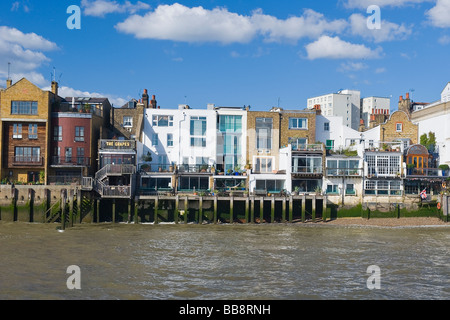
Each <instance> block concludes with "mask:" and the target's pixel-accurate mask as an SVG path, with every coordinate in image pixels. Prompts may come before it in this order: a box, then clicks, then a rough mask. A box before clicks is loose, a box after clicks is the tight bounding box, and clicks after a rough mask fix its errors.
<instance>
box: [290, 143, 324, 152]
mask: <svg viewBox="0 0 450 320" xmlns="http://www.w3.org/2000/svg"><path fill="white" fill-rule="evenodd" d="M292 151H320V152H323V144H296V143H293V144H292Z"/></svg>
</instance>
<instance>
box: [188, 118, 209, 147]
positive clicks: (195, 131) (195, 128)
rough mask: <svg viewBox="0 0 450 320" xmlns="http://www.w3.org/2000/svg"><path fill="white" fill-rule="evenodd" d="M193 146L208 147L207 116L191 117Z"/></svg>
mask: <svg viewBox="0 0 450 320" xmlns="http://www.w3.org/2000/svg"><path fill="white" fill-rule="evenodd" d="M190 133H191V147H202V148H204V147H206V117H191V128H190Z"/></svg>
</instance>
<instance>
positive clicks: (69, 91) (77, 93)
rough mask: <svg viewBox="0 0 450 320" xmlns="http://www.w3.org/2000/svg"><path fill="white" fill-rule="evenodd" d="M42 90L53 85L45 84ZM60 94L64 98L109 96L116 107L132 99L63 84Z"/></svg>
mask: <svg viewBox="0 0 450 320" xmlns="http://www.w3.org/2000/svg"><path fill="white" fill-rule="evenodd" d="M42 90H46V91H50V90H51V87H49V86H45V87H43V88H42ZM58 95H59V96H60V97H63V98H68V97H76V98H82V97H91V98H108V100H109V102H110V103H111V104H112V105H114V107H121V106H123V105H124V104H126V103H127V102H128V101H129V100H131V98H129V99H128V100H126V99H123V98H120V97H118V96H116V95H112V94H102V93H98V92H89V91H82V90H77V89H74V88H70V87H66V86H61V87H60V88H59V89H58Z"/></svg>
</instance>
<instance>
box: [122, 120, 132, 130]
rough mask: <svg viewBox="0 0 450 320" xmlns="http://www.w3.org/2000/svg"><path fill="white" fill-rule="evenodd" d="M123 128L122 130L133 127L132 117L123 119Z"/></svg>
mask: <svg viewBox="0 0 450 320" xmlns="http://www.w3.org/2000/svg"><path fill="white" fill-rule="evenodd" d="M123 126H124V128H131V127H133V117H123Z"/></svg>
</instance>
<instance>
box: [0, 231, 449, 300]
mask: <svg viewBox="0 0 450 320" xmlns="http://www.w3.org/2000/svg"><path fill="white" fill-rule="evenodd" d="M56 228H57V225H42V224H24V223H0V257H1V258H0V299H42V300H43V299H83V300H84V299H97V300H100V299H149V300H150V299H151V300H154V299H164V300H167V299H183V300H184V299H195V300H204V299H210V300H211V299H212V300H223V299H226V300H231V299H238V300H241V299H251V300H253V299H271V300H280V299H283V300H300V299H449V298H450V282H449V281H450V257H449V256H450V255H449V247H450V228H449V227H426V228H372V227H371V228H369V227H335V226H312V225H306V226H305V225H217V226H214V225H206V226H201V225H178V226H177V225H157V226H155V225H122V224H120V225H111V224H101V225H80V226H76V227H74V228H72V229H67V230H66V231H65V232H58V230H57V229H56ZM70 265H77V266H79V267H80V269H81V290H69V289H67V286H66V281H67V278H68V277H69V276H70V274H67V273H66V271H67V267H68V266H70ZM370 265H378V266H379V267H380V269H381V289H379V290H369V289H368V288H367V285H366V282H367V279H368V277H369V274H367V273H366V271H367V267H368V266H370Z"/></svg>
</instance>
